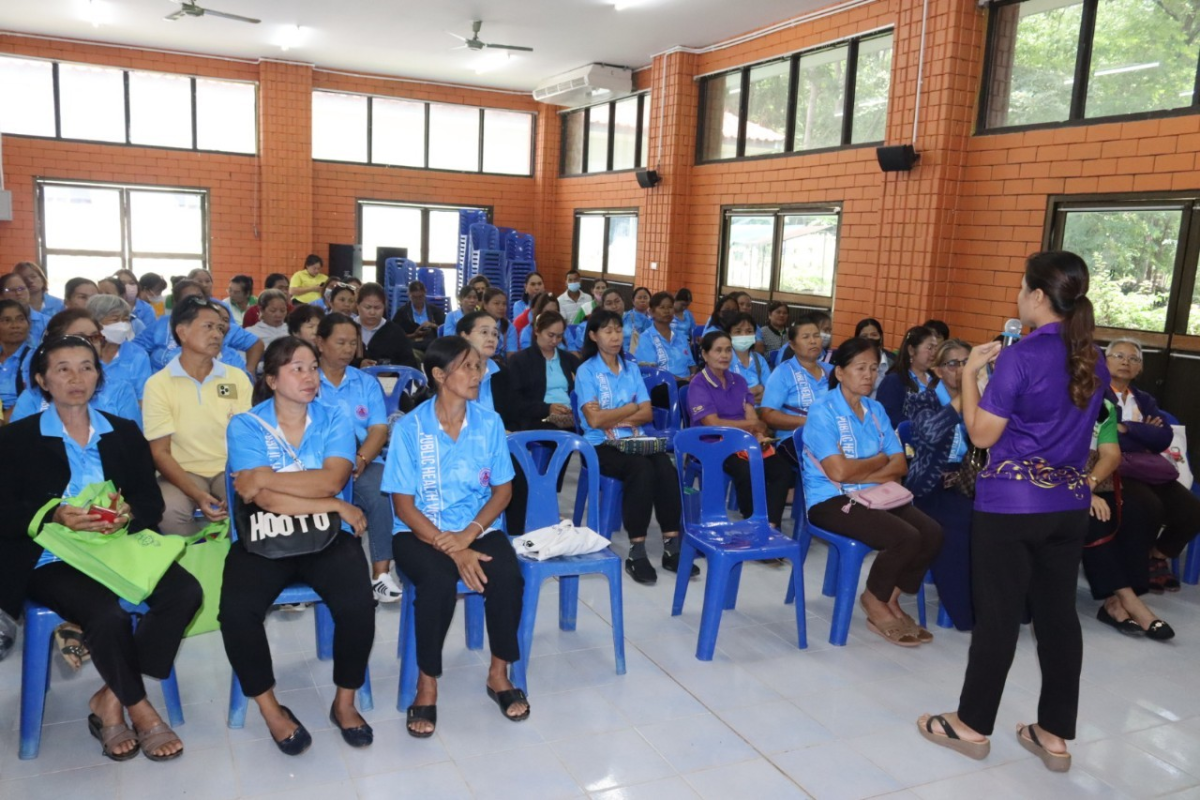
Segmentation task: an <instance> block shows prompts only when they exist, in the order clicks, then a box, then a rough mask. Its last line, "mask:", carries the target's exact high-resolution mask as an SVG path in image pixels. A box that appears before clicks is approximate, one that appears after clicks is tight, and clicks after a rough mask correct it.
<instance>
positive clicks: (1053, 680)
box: [958, 509, 1088, 739]
mask: <svg viewBox="0 0 1200 800" xmlns="http://www.w3.org/2000/svg"><path fill="white" fill-rule="evenodd" d="M1087 529H1088V512H1087V510H1086V509H1085V510H1081V511H1056V512H1048V513H1044V514H993V513H989V512H986V511H976V512H975V516H974V520H973V523H972V529H971V567H972V570H971V581H972V584H973V585H974V590H975V630H974V631H973V632H972V634H971V651H970V654H969V656H968V658H967V674H966V678H965V679H964V680H963V688H962V695H961V696H960V697H959V701H958V716H959V717H960V718H961V719H962V721H963V722H965V723H967V724H968V725H970V726H971V727H972V728H974V729H975V730H977V731H979V732H980V733H982V734H984V735H990V734H991V732H992V729H993V728H994V727H995V724H996V710H997V709H998V708H999V707H1000V697H1001V695H1002V694H1003V693H1004V683H1005V681H1006V680H1007V678H1008V669H1009V667H1011V666H1012V660H1013V655H1014V654H1015V653H1016V649H1017V637H1018V636H1019V635H1020V632H1021V620H1022V617H1023V616H1024V614H1025V608H1026V602H1027V601H1028V603H1029V607H1030V609H1031V611H1032V615H1033V628H1034V632H1035V635H1036V636H1037V652H1038V664H1039V665H1041V668H1042V691H1041V696H1040V698H1039V700H1038V718H1037V724H1038V725H1039V726H1041V727H1042V728H1044V729H1045V730H1047V731H1049V732H1050V733H1052V734H1054V735H1056V736H1061V737H1062V738H1064V739H1074V738H1075V717H1076V715H1077V712H1078V710H1079V670H1080V668H1081V667H1082V665H1083V637H1082V634H1081V633H1080V630H1079V615H1078V614H1076V612H1075V584H1076V581H1077V580H1078V577H1079V559H1080V552H1081V550H1082V549H1083V540H1084V536H1085V535H1086V534H1087Z"/></svg>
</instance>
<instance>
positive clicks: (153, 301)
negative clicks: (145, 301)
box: [150, 294, 163, 306]
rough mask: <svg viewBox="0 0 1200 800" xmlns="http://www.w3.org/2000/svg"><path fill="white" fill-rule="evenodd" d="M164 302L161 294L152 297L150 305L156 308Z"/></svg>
mask: <svg viewBox="0 0 1200 800" xmlns="http://www.w3.org/2000/svg"><path fill="white" fill-rule="evenodd" d="M162 301H163V296H162V295H161V294H152V295H150V305H152V306H156V305H158V304H159V303H161V302H162Z"/></svg>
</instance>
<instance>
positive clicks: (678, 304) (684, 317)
mask: <svg viewBox="0 0 1200 800" xmlns="http://www.w3.org/2000/svg"><path fill="white" fill-rule="evenodd" d="M691 305H692V290H691V289H689V288H687V287H686V286H685V287H684V288H682V289H680V290H679V291H678V292H676V293H675V313H674V314H673V315H672V317H671V329H672V330H675V331H678V332H679V333H682V334H683V335H684V337H685V338H686V339H687V340H688V341H689V342H691V341H692V333H693V332H694V331H695V330H696V317H695V316H694V315H693V314H692V312H691V310H690V306H691Z"/></svg>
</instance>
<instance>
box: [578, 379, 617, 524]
mask: <svg viewBox="0 0 1200 800" xmlns="http://www.w3.org/2000/svg"><path fill="white" fill-rule="evenodd" d="M571 413H572V414H573V415H574V417H575V433H577V434H579V435H580V436H582V435H583V428H582V427H581V424H580V419H582V418H581V417H580V416H579V398H578V397H577V396H576V395H575V393H574V392H571ZM587 483H588V465H587V462H586V461H585V462H584V463H583V464H582V465H581V466H580V468H579V491H578V492H577V493H576V495H575V511H574V514H573V515H572V517H571V521H572V523H573V524H574V525H576V526H578V525H582V524H583V510H584V507H585V506H586V505H587V503H588V500H589V499H590V498H589V497H588V494H587V493H586V492H585V491H584V490H583V487H584V486H586V485H587ZM593 497H595V496H593ZM624 497H625V487H624V485H623V484H622V483H621V481H619V480H617V479H616V478H609V477H607V476H605V475H601V476H600V495H599V498H600V499H599V501H598V505H599V506H600V527H598V528H595V529H594V530H595V531H596V532H597V533H599V534H600V535H601V536H603V537H604V538H605V539H612V536H613V534H614V533H615V532H617V531H618V530H620V529H621V502H622V500H623V499H624Z"/></svg>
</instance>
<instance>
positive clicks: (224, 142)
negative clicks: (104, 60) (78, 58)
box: [0, 55, 258, 155]
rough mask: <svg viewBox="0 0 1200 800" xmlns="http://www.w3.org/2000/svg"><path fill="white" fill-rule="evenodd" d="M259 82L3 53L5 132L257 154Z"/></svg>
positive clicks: (0, 86) (0, 128)
mask: <svg viewBox="0 0 1200 800" xmlns="http://www.w3.org/2000/svg"><path fill="white" fill-rule="evenodd" d="M257 97H258V87H257V84H255V83H252V82H249V81H227V80H217V79H214V78H201V77H197V76H193V75H181V74H178V73H169V72H147V71H143V70H124V69H119V68H117V67H107V66H101V65H97V64H79V63H72V62H67V61H46V60H42V59H35V58H18V57H16V56H9V55H0V109H3V111H4V113H3V114H0V133H4V134H10V135H18V136H37V137H41V138H50V139H71V140H77V141H86V142H105V143H109V144H124V145H137V146H139V147H164V148H170V149H174V150H200V151H211V152H221V153H240V154H246V155H253V154H254V153H255V152H257V150H258V131H257V126H258V122H257V120H258V111H257V102H258V99H257Z"/></svg>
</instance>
